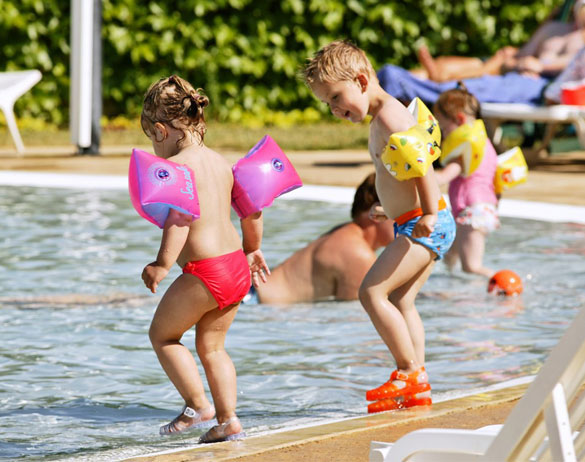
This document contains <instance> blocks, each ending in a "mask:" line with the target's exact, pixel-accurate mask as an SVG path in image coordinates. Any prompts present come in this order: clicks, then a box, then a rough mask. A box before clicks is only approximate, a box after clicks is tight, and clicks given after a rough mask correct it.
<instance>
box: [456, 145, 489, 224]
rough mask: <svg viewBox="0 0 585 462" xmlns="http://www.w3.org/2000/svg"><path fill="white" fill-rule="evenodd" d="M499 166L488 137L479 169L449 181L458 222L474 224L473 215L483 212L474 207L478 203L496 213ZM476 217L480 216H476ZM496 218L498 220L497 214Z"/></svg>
mask: <svg viewBox="0 0 585 462" xmlns="http://www.w3.org/2000/svg"><path fill="white" fill-rule="evenodd" d="M497 166H498V155H497V153H496V150H495V149H494V146H493V145H492V143H491V141H490V140H489V139H488V140H486V144H485V149H484V155H483V159H482V161H481V164H480V165H479V167H478V168H477V170H475V172H473V173H472V174H471V175H469V176H468V177H464V176H461V175H460V176H458V177H457V178H455V179H454V180H453V181H451V183H449V200H450V201H451V210H452V213H453V216H454V217H455V219H456V221H457V223H460V224H472V223H471V216H472V215H478V214H481V211H480V210H481V209H478V208H477V207H474V206H477V205H481V206H483V205H484V204H488V208H489V209H491V210H492V211H493V212H491V213H495V206H496V205H497V203H498V198H497V197H496V192H495V189H494V176H495V174H496V168H497ZM474 218H480V217H477V216H476V217H474ZM483 218H485V217H483ZM494 218H495V220H496V221H497V216H495V217H494ZM479 221H485V220H479ZM492 221H493V220H492ZM472 225H473V224H472ZM498 226H499V222H498V223H496V224H494V226H489V228H494V227H495V228H497V227H498ZM474 227H475V226H474Z"/></svg>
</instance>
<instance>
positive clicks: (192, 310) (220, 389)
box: [129, 75, 300, 443]
mask: <svg viewBox="0 0 585 462" xmlns="http://www.w3.org/2000/svg"><path fill="white" fill-rule="evenodd" d="M208 104H209V99H208V98H207V97H206V96H204V95H203V94H202V92H201V90H195V89H194V88H193V87H192V86H191V84H190V83H189V82H187V81H185V80H183V79H182V78H180V77H178V76H175V75H173V76H170V77H168V78H163V79H161V80H159V81H158V82H155V83H154V84H153V85H151V87H150V88H149V89H148V92H147V93H146V96H145V98H144V105H143V110H142V115H141V124H142V128H143V130H144V132H145V134H146V135H147V136H148V137H149V138H150V140H151V141H152V145H153V148H154V152H155V154H156V156H157V157H155V156H151V155H150V154H148V153H145V152H143V151H139V150H134V152H133V154H132V159H131V163H130V172H129V188H130V196H131V199H132V203H133V205H134V206H135V207H136V209H137V211H138V213H139V214H140V215H141V216H143V217H144V218H146V219H147V220H149V221H151V222H152V223H154V224H156V225H158V226H159V227H161V228H163V232H162V240H161V244H160V249H159V252H158V255H157V258H156V260H155V261H153V262H152V263H150V264H148V265H147V266H146V267H145V268H144V270H143V272H142V279H143V281H144V284H145V285H146V287H147V288H149V289H150V290H151V291H152V292H153V293H154V292H156V290H157V287H158V285H159V283H160V282H161V281H162V280H163V279H164V278H165V277H166V275H167V274H168V272H169V270H170V268H171V267H172V265H173V264H174V263H175V262H176V263H178V264H179V265H180V266H181V267H182V268H183V272H182V274H181V275H180V276H179V277H178V278H177V279H176V280H175V281H174V282H173V283H172V284H171V285H170V287H169V288H168V290H167V291H166V293H165V294H164V295H163V297H162V299H161V301H160V303H159V305H158V307H157V309H156V312H155V314H154V317H153V320H152V323H151V325H150V331H149V336H150V340H151V343H152V346H153V348H154V350H155V352H156V354H157V356H158V359H159V361H160V363H161V366H162V368H163V369H164V371H165V372H166V374H167V375H168V377H169V379H170V380H171V382H172V383H173V385H174V386H175V388H176V389H177V391H178V392H179V394H180V395H181V397H182V398H183V400H184V407H183V410H182V412H181V413H180V414H179V415H178V416H177V417H175V418H174V419H173V420H172V421H171V422H170V423H168V424H166V425H163V426H162V427H161V428H160V433H161V434H162V435H170V434H176V433H181V432H184V431H186V430H190V429H194V428H200V427H203V426H211V425H213V423H215V422H214V420H215V419H214V418H216V419H217V425H215V426H213V427H212V428H211V429H210V430H209V431H208V432H207V433H205V434H204V435H203V436H202V437H201V438H200V442H202V443H211V442H216V441H225V440H233V439H238V438H241V437H244V436H245V433H244V431H243V428H242V425H241V423H240V421H239V419H238V417H237V416H236V396H237V392H236V371H235V368H234V365H233V363H232V361H231V359H230V357H229V355H228V353H227V352H226V350H225V348H224V342H225V337H226V334H227V331H228V329H229V327H230V325H231V323H232V321H233V320H234V318H235V315H236V312H237V310H238V308H239V306H240V301H241V300H242V298H243V297H244V296H245V295H246V294H247V292H248V289H249V287H250V275H252V280H253V282H254V284H256V285H257V284H258V283H259V281H260V280H263V281H265V280H266V275H267V274H270V272H269V269H268V266H267V264H266V261H265V259H264V256H263V255H262V251H261V250H260V244H261V240H262V213H261V209H262V207H264V206H267V205H269V204H270V203H271V202H272V200H273V199H274V196H275V195H278V194H281V193H282V192H284V191H285V190H290V189H292V188H293V187H298V186H300V180H299V179H298V175H296V172H295V171H294V169H293V168H292V165H290V163H288V160H287V159H286V157H285V156H284V154H282V151H280V149H277V148H278V146H277V145H276V143H274V142H273V141H272V143H273V144H271V143H270V141H271V140H269V139H268V138H265V139H264V140H262V142H263V144H262V146H260V147H258V149H257V150H256V153H253V154H250V155H249V156H247V157H248V159H247V160H246V161H245V162H242V164H246V165H248V164H250V163H257V164H258V168H257V170H256V175H252V174H250V175H240V174H239V173H240V170H241V169H242V168H241V166H240V165H236V166H235V167H234V170H233V171H232V166H231V165H230V164H229V163H228V162H227V161H226V160H225V159H224V158H223V157H222V156H221V155H220V154H219V153H217V152H215V151H213V150H212V149H210V148H208V147H207V146H206V145H205V144H204V142H203V138H204V135H205V131H206V124H205V117H204V113H203V110H204V108H205V107H206V106H207V105H208ZM262 142H261V143H262ZM259 144H260V143H259ZM263 146H266V147H265V148H264V149H267V148H268V147H269V148H270V149H269V150H268V151H266V150H263V149H262V147H263ZM258 153H260V154H261V155H259V154H258ZM267 159H268V160H267ZM274 159H277V160H274ZM266 162H269V164H270V165H271V166H272V167H274V168H273V171H274V172H275V173H273V175H274V174H276V175H278V174H279V173H283V172H285V174H284V175H281V176H280V178H281V179H282V181H283V182H282V183H279V182H278V181H272V180H271V181H272V182H265V179H264V178H263V176H264V175H268V176H270V174H271V172H270V170H269V167H267V166H266ZM238 164H240V163H238ZM252 176H254V177H252ZM261 179H262V180H261ZM287 181H288V183H287ZM264 184H268V185H270V188H268V187H265V186H263V185H264ZM279 185H280V186H281V189H280V190H278V187H279ZM241 189H242V190H244V191H246V190H247V191H248V194H247V196H246V194H243V193H242V192H241ZM234 192H238V194H236V195H235V196H234V197H232V196H233V194H234ZM270 194H273V196H272V197H270ZM236 196H237V197H236ZM240 196H243V197H244V198H243V199H238V197H240ZM246 197H247V198H246ZM233 201H235V204H236V205H235V207H236V210H238V208H239V209H240V210H239V213H240V212H242V213H240V216H241V221H240V225H241V228H242V238H240V236H239V234H238V232H237V230H236V229H235V227H234V226H233V224H232V222H231V217H230V211H231V204H232V202H233ZM239 204H242V205H239ZM193 326H196V337H195V344H196V349H197V355H198V357H199V359H200V361H201V365H202V366H203V369H204V370H205V374H206V376H207V381H208V384H209V387H210V391H211V395H212V397H213V405H212V404H211V403H210V402H209V400H208V399H207V397H206V394H205V391H204V388H203V383H202V380H201V377H200V376H199V373H198V368H197V364H196V362H195V358H194V357H193V355H192V354H191V352H190V351H189V349H188V348H187V347H185V346H184V345H183V344H182V343H181V338H182V336H183V334H184V333H185V332H186V331H187V330H189V329H190V328H191V327H193Z"/></svg>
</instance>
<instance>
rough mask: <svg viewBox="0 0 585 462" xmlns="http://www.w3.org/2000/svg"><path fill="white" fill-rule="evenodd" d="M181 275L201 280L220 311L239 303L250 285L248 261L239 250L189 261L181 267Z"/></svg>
mask: <svg viewBox="0 0 585 462" xmlns="http://www.w3.org/2000/svg"><path fill="white" fill-rule="evenodd" d="M183 274H192V275H193V276H196V277H198V278H199V279H201V281H202V282H203V284H205V286H206V287H207V288H208V289H209V291H210V292H211V295H213V298H215V301H216V302H217V305H218V306H219V309H220V310H221V309H223V308H225V307H226V306H230V305H233V304H235V303H238V302H240V301H241V300H242V299H243V298H244V296H245V295H246V294H247V293H248V289H249V288H250V283H251V282H250V268H249V266H248V260H246V255H244V252H243V251H242V250H241V249H240V250H236V251H235V252H231V253H227V254H225V255H220V256H219V257H211V258H204V259H203V260H197V261H190V262H189V263H187V264H186V265H185V266H184V267H183Z"/></svg>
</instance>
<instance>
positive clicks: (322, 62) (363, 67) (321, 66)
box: [303, 40, 377, 86]
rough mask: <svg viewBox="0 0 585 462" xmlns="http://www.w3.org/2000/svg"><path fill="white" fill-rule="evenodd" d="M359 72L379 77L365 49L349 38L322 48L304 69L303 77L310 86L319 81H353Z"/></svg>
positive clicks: (372, 77) (374, 77)
mask: <svg viewBox="0 0 585 462" xmlns="http://www.w3.org/2000/svg"><path fill="white" fill-rule="evenodd" d="M359 74H365V75H367V76H368V77H369V78H370V79H377V77H376V71H375V70H374V67H373V66H372V63H370V60H369V59H368V57H367V56H366V54H365V53H364V51H363V50H361V49H360V48H358V47H357V46H355V45H354V44H353V43H351V42H349V41H347V40H336V41H335V42H331V43H330V44H329V45H326V46H324V47H323V48H321V49H320V50H319V51H318V52H317V53H315V56H313V58H312V59H309V62H308V63H307V65H306V66H305V69H304V70H303V78H304V80H305V82H306V83H307V85H309V86H311V85H313V84H314V83H319V82H327V83H333V82H339V81H343V80H349V81H353V80H355V78H356V77H357V76H358V75H359Z"/></svg>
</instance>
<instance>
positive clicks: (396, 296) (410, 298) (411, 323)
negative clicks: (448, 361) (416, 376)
mask: <svg viewBox="0 0 585 462" xmlns="http://www.w3.org/2000/svg"><path fill="white" fill-rule="evenodd" d="M434 266H435V262H434V260H432V261H431V262H430V263H429V264H428V265H427V266H426V267H425V268H423V269H422V270H420V271H419V272H418V273H417V274H416V275H415V276H414V277H413V278H412V279H411V280H410V281H408V282H407V283H406V284H404V285H402V286H400V287H399V288H398V289H396V290H394V292H392V293H391V294H390V301H391V302H392V304H393V305H394V306H396V308H398V310H400V312H401V313H402V316H403V317H404V320H405V321H406V325H407V326H408V332H409V333H410V338H411V339H412V343H413V346H414V351H415V353H416V359H417V361H418V362H419V364H421V365H422V364H424V363H425V329H424V326H423V323H422V320H421V319H420V315H419V313H418V311H417V309H416V306H415V299H416V296H417V294H418V293H419V291H420V289H421V288H422V286H423V285H424V284H425V282H427V279H428V278H429V276H430V275H431V272H432V271H433V267H434Z"/></svg>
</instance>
